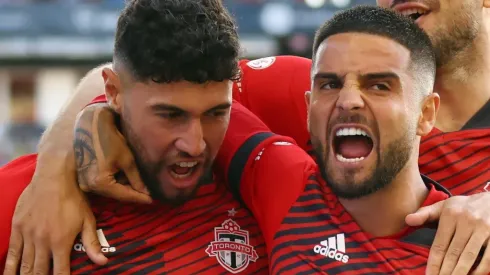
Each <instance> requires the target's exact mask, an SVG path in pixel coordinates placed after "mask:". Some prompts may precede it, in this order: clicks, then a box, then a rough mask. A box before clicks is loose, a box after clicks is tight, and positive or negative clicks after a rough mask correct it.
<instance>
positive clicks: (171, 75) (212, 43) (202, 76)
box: [114, 0, 240, 84]
mask: <svg viewBox="0 0 490 275" xmlns="http://www.w3.org/2000/svg"><path fill="white" fill-rule="evenodd" d="M239 52H240V44H239V40H238V33H237V28H236V25H235V22H234V20H233V19H232V17H231V16H230V14H229V13H228V11H227V10H226V8H225V7H224V6H223V4H222V3H221V0H129V1H128V2H127V5H126V7H125V8H124V10H123V11H122V13H121V15H120V16H119V20H118V22H117V30H116V38H115V45H114V63H115V64H117V63H122V64H123V66H124V68H125V69H126V70H127V71H128V72H129V73H130V74H131V76H132V77H133V78H134V79H135V80H137V81H141V82H146V81H150V80H151V81H154V82H157V83H170V82H176V81H189V82H193V83H200V84H201V83H205V82H208V81H218V82H220V81H224V80H236V79H237V78H238V77H239V69H238V56H239ZM116 66H117V65H116Z"/></svg>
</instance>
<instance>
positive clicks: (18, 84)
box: [0, 0, 375, 165]
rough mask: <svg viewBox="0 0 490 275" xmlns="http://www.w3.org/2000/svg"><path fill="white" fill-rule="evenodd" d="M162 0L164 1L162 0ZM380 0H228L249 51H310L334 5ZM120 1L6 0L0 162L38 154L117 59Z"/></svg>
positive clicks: (1, 24) (0, 45)
mask: <svg viewBox="0 0 490 275" xmlns="http://www.w3.org/2000/svg"><path fill="white" fill-rule="evenodd" d="M162 1H163V0H162ZM374 2H375V1H374V0H282V1H280V0H278V1H272V0H224V3H225V5H226V6H227V7H228V8H229V9H230V11H231V12H232V14H233V15H234V16H235V18H236V20H237V23H238V25H239V33H240V37H241V40H242V44H243V48H244V53H243V55H244V57H247V58H256V57H263V56H270V55H277V54H294V55H301V56H310V54H311V53H310V47H311V43H312V37H313V33H314V31H315V29H316V28H317V27H318V26H319V25H320V24H321V23H323V22H324V21H325V20H326V19H328V18H330V17H331V16H332V14H333V13H335V11H337V10H339V9H343V8H346V7H350V6H353V5H359V4H374ZM123 5H124V3H123V1H120V0H0V165H2V164H4V163H6V162H8V161H9V160H11V159H12V158H14V157H16V156H18V155H21V154H26V153H30V152H35V150H36V144H37V142H38V140H39V137H40V135H41V134H42V131H43V130H44V128H45V127H46V125H48V124H49V123H50V122H52V121H53V119H54V118H55V117H56V115H57V113H58V111H59V109H60V107H61V106H62V104H63V102H64V101H65V100H66V99H67V98H68V97H69V96H70V93H71V92H72V91H73V89H74V87H75V85H76V84H77V82H78V80H79V79H80V78H81V77H82V76H83V75H84V74H85V73H86V72H87V71H88V70H89V69H90V68H92V67H94V66H96V65H98V64H100V63H102V62H107V61H110V58H111V54H112V44H113V35H114V30H115V26H116V22H117V17H118V13H119V11H120V10H121V9H122V8H123Z"/></svg>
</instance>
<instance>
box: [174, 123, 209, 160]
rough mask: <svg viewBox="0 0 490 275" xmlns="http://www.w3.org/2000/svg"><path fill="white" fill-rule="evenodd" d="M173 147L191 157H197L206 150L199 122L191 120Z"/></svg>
mask: <svg viewBox="0 0 490 275" xmlns="http://www.w3.org/2000/svg"><path fill="white" fill-rule="evenodd" d="M175 146H176V147H177V149H178V150H179V151H181V152H185V153H187V154H189V155H190V156H192V157H198V156H200V155H202V154H203V153H204V150H206V142H205V141H204V135H203V131H202V125H201V121H200V120H199V119H193V120H192V121H190V122H189V125H188V127H187V128H186V130H185V132H184V133H183V134H182V136H181V137H180V138H178V139H177V141H176V142H175Z"/></svg>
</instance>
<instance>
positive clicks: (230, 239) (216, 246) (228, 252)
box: [206, 219, 259, 273]
mask: <svg viewBox="0 0 490 275" xmlns="http://www.w3.org/2000/svg"><path fill="white" fill-rule="evenodd" d="M249 241H250V239H249V236H248V231H246V230H242V229H240V226H239V225H238V224H237V223H236V222H235V221H233V220H232V219H228V220H226V221H224V222H223V223H222V224H221V227H215V228H214V241H212V242H211V243H210V244H209V246H208V248H207V249H206V253H208V255H209V256H210V257H216V259H217V260H218V262H219V263H220V264H221V266H223V267H224V268H225V269H226V270H228V271H229V272H231V273H239V272H241V271H243V270H245V269H246V268H247V266H248V264H249V263H250V261H252V262H255V261H256V260H257V258H258V257H259V256H258V255H257V251H255V248H254V247H253V246H251V245H250V244H249Z"/></svg>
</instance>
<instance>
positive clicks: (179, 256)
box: [0, 155, 268, 275]
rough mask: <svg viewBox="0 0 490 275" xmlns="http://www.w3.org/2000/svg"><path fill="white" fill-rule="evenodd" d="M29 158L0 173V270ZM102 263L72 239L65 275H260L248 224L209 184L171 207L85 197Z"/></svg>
mask: <svg viewBox="0 0 490 275" xmlns="http://www.w3.org/2000/svg"><path fill="white" fill-rule="evenodd" d="M35 167H36V155H29V156H25V157H21V158H19V159H17V160H14V161H13V162H11V163H9V164H7V165H6V166H4V167H2V168H0V185H1V187H0V189H1V190H2V192H0V269H1V270H3V265H4V264H5V257H6V254H7V249H8V242H9V237H10V227H11V225H12V216H13V213H14V209H15V205H16V203H17V199H18V198H19V196H20V194H21V193H22V191H23V190H24V188H25V187H26V186H27V185H28V184H29V182H30V181H31V178H32V175H33V173H34V170H35ZM90 204H91V207H92V210H93V211H94V214H95V217H96V221H97V236H98V239H99V241H100V243H101V246H102V252H103V253H104V254H105V255H106V256H107V257H108V258H109V262H108V263H107V265H105V266H97V265H95V264H93V263H92V262H91V261H90V260H89V259H88V257H87V255H86V253H85V252H84V247H83V245H82V243H81V241H80V239H77V240H76V241H75V243H74V244H73V248H72V253H71V271H72V273H73V274H186V275H189V274H212V275H216V274H268V260H267V254H266V248H265V243H264V240H263V237H262V235H261V233H260V229H259V227H258V225H257V222H256V220H255V219H254V218H253V217H252V215H251V214H250V213H249V212H248V211H247V210H246V209H244V208H242V207H241V206H240V203H239V202H238V201H237V200H236V199H234V198H233V196H232V195H231V193H230V192H229V191H228V190H227V189H226V187H225V185H224V184H217V183H215V182H214V181H210V182H208V183H206V184H204V185H203V186H202V187H201V188H200V189H199V190H198V192H197V194H196V196H195V197H194V198H193V199H191V200H189V201H187V202H186V203H185V204H183V205H182V206H179V207H169V206H166V205H163V204H160V203H153V204H151V205H140V204H130V203H122V202H118V201H114V200H111V199H108V198H103V197H98V196H95V195H94V196H91V197H90Z"/></svg>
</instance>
